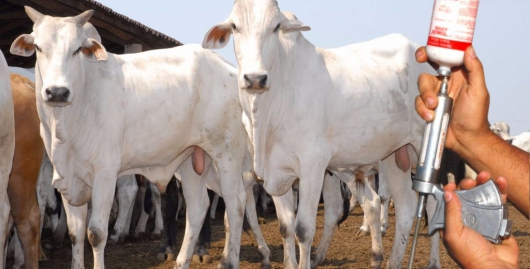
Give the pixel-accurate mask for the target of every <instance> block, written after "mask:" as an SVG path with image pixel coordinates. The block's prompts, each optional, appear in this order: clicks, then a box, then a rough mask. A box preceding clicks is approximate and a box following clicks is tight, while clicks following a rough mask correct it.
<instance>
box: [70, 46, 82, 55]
mask: <svg viewBox="0 0 530 269" xmlns="http://www.w3.org/2000/svg"><path fill="white" fill-rule="evenodd" d="M82 48H83V47H79V48H78V49H77V50H76V51H74V53H73V54H72V56H76V55H77V54H78V53H79V52H81V49H82Z"/></svg>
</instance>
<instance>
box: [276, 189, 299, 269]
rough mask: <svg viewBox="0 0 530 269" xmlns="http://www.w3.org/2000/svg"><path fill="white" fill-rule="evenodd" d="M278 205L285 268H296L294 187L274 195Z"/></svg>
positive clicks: (277, 213)
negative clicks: (282, 193) (280, 194)
mask: <svg viewBox="0 0 530 269" xmlns="http://www.w3.org/2000/svg"><path fill="white" fill-rule="evenodd" d="M272 201H273V202H274V206H275V207H276V216H278V223H279V224H280V234H281V235H282V239H283V268H286V269H294V268H296V267H298V263H297V262H296V244H295V238H294V220H295V215H294V195H293V189H292V188H289V190H288V191H287V192H286V193H285V194H284V195H282V196H272Z"/></svg>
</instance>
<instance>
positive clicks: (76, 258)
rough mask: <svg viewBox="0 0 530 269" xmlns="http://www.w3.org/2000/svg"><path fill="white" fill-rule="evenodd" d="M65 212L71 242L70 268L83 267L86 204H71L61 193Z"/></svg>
mask: <svg viewBox="0 0 530 269" xmlns="http://www.w3.org/2000/svg"><path fill="white" fill-rule="evenodd" d="M61 197H62V200H63V205H64V211H65V213H66V223H67V225H68V235H69V236H70V242H71V243H72V265H71V268H72V269H82V268H85V260H84V257H85V229H86V218H87V213H88V212H87V211H88V210H87V208H88V206H87V205H86V204H84V205H82V206H72V205H70V204H69V203H68V200H67V199H66V198H64V195H61Z"/></svg>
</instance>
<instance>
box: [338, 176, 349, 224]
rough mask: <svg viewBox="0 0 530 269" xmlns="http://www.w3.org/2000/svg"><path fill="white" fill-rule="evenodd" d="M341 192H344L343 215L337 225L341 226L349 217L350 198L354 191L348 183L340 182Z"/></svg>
mask: <svg viewBox="0 0 530 269" xmlns="http://www.w3.org/2000/svg"><path fill="white" fill-rule="evenodd" d="M340 192H341V194H342V210H343V211H342V217H341V218H340V219H339V221H338V222H337V227H340V225H341V224H342V223H343V222H344V221H345V220H346V219H347V218H348V216H349V215H350V198H351V196H352V193H351V191H350V189H349V188H348V185H346V183H344V182H342V181H341V182H340Z"/></svg>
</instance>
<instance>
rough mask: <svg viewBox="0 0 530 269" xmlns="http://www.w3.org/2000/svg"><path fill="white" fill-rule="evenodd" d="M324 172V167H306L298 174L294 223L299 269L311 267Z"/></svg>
mask: <svg viewBox="0 0 530 269" xmlns="http://www.w3.org/2000/svg"><path fill="white" fill-rule="evenodd" d="M308 163H311V162H308ZM302 167H303V166H302ZM325 171H326V166H319V165H308V167H307V168H306V169H302V171H301V173H300V187H299V189H300V194H299V197H300V200H299V205H298V212H297V214H296V221H295V234H296V240H297V241H298V245H299V246H300V264H299V268H310V265H311V244H312V243H313V237H314V236H315V226H316V217H317V211H318V202H319V200H320V193H321V192H322V184H323V182H324V173H325Z"/></svg>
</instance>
